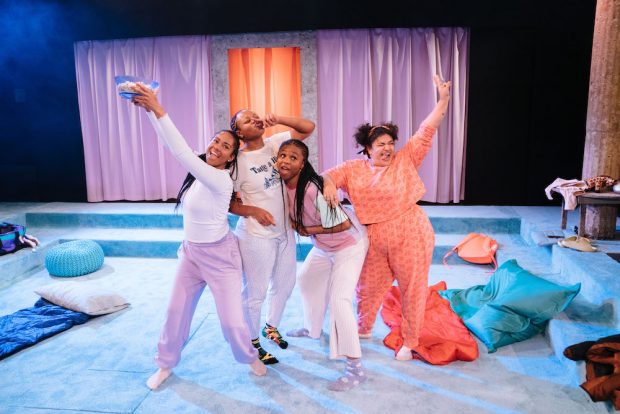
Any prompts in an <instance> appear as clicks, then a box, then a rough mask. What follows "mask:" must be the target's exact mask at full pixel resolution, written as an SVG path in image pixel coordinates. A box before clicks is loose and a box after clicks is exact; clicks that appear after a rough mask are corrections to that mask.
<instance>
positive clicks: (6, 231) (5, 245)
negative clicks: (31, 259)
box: [0, 222, 26, 256]
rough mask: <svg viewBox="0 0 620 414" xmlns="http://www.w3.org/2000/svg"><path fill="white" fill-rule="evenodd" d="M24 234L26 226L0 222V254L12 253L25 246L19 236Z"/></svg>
mask: <svg viewBox="0 0 620 414" xmlns="http://www.w3.org/2000/svg"><path fill="white" fill-rule="evenodd" d="M25 235H26V227H24V226H21V225H19V224H11V223H6V222H4V223H0V256H4V255H5V254H9V253H14V252H16V251H18V250H19V249H22V248H24V247H26V245H25V244H24V243H22V242H21V241H20V237H24V236H25Z"/></svg>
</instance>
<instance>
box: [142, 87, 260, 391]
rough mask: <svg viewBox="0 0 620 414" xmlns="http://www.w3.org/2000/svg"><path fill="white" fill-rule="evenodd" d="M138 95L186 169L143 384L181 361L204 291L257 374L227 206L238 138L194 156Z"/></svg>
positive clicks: (147, 97) (157, 380)
mask: <svg viewBox="0 0 620 414" xmlns="http://www.w3.org/2000/svg"><path fill="white" fill-rule="evenodd" d="M135 89H136V91H137V92H139V93H140V94H141V95H137V96H135V97H134V98H133V99H132V101H133V102H134V103H135V104H136V105H138V106H142V107H143V108H145V109H146V110H147V112H148V115H149V119H150V120H151V123H152V124H153V127H154V128H155V131H156V132H157V136H158V137H159V139H160V140H161V141H162V142H163V143H164V144H165V145H166V146H167V147H168V149H169V150H170V152H172V154H173V155H174V156H175V158H176V159H177V160H178V161H179V162H180V163H181V164H182V165H183V166H184V167H185V168H187V170H188V171H189V174H188V175H187V178H186V179H185V182H184V183H183V185H182V186H181V190H180V191H179V196H178V199H179V200H181V198H182V200H183V231H184V240H183V244H182V245H181V247H180V248H179V265H178V267H177V273H176V277H175V280H174V287H173V290H172V295H171V298H170V304H169V306H168V311H167V314H166V322H165V323H164V328H163V330H162V333H161V336H160V338H159V343H158V344H157V356H156V357H155V360H156V362H157V365H158V366H159V370H158V371H157V372H155V373H154V374H153V375H152V376H151V377H150V378H149V379H148V381H147V386H148V387H149V388H151V389H155V388H157V387H159V385H161V383H162V382H164V381H165V380H166V378H168V377H169V376H170V374H171V373H172V368H174V367H175V366H176V365H177V364H178V363H179V360H180V359H181V350H182V349H183V347H184V346H185V343H186V341H187V339H188V336H189V329H190V325H191V322H192V317H193V316H194V311H195V309H196V305H197V304H198V300H199V299H200V296H201V294H202V291H203V290H204V288H205V287H206V286H207V285H208V286H209V288H210V289H211V292H212V293H213V297H214V299H215V305H216V308H217V314H218V316H219V319H220V324H221V327H222V333H223V334H224V338H225V339H226V340H227V341H228V343H229V344H230V347H231V349H232V352H233V356H234V357H235V359H236V360H237V361H238V362H241V363H244V364H249V365H250V367H251V370H252V372H253V373H254V374H256V375H265V373H266V368H265V365H264V364H263V363H262V362H261V361H260V360H259V359H258V351H257V350H256V349H255V348H254V347H253V346H252V345H251V343H250V331H249V329H248V326H247V324H246V322H245V319H244V315H243V306H242V300H241V275H242V273H241V256H240V254H239V246H238V244H237V239H236V238H235V236H234V235H233V234H232V232H231V231H230V229H229V227H228V206H229V203H230V198H231V195H232V190H233V182H232V178H231V176H230V174H231V173H230V172H229V171H228V168H231V167H233V168H232V170H233V171H234V165H235V160H236V156H237V151H238V150H239V138H238V137H237V136H236V135H235V134H234V133H233V132H232V131H221V132H219V133H217V134H216V135H215V136H214V137H213V139H212V140H211V142H210V143H209V145H208V146H207V151H206V153H205V154H203V155H201V156H196V155H195V154H194V153H193V151H192V150H191V148H190V147H189V146H188V145H187V143H186V142H185V140H184V139H183V136H182V135H181V133H180V132H179V130H178V129H177V128H176V126H175V125H174V124H173V122H172V120H171V119H170V117H169V116H168V114H166V111H165V110H164V108H163V107H162V106H161V105H160V104H159V102H158V101H157V97H156V95H155V93H154V92H153V91H151V90H150V89H148V88H146V87H144V86H142V85H139V84H138V85H137V86H136V87H135Z"/></svg>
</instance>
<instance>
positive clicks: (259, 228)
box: [230, 109, 314, 364]
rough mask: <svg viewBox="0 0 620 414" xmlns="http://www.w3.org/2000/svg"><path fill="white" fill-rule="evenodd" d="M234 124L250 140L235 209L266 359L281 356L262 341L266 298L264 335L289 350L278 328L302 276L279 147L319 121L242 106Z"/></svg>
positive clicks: (250, 306) (248, 301)
mask: <svg viewBox="0 0 620 414" xmlns="http://www.w3.org/2000/svg"><path fill="white" fill-rule="evenodd" d="M278 124H279V125H284V126H287V127H290V128H292V130H290V131H286V132H281V133H277V134H274V135H272V136H271V137H269V138H264V137H263V134H264V133H265V128H268V127H271V126H274V125H278ZM230 129H232V130H233V131H234V132H235V133H236V134H237V135H238V137H239V138H240V139H241V140H243V141H244V143H245V147H244V148H242V149H241V150H239V155H238V156H237V165H238V176H237V178H236V180H235V181H234V191H235V192H237V193H238V194H239V198H236V199H235V198H234V199H233V200H232V202H231V204H230V211H231V213H233V214H236V215H239V216H241V217H240V218H239V221H238V222H237V228H236V231H235V233H236V235H237V238H238V239H239V249H240V251H241V259H242V262H243V273H244V283H243V301H244V309H245V314H246V319H247V323H248V326H249V328H250V334H251V337H252V345H254V347H255V348H256V349H258V353H259V358H260V359H261V361H263V362H264V363H265V364H274V363H276V362H278V360H277V359H276V358H275V357H274V356H273V355H271V354H270V353H268V352H266V351H265V350H264V349H263V347H262V346H261V344H260V340H259V331H260V317H261V309H262V305H263V302H264V301H265V299H266V297H267V296H269V302H268V308H267V316H266V319H265V322H266V324H265V326H264V328H263V329H262V334H263V336H264V337H266V338H268V339H270V340H272V341H273V342H275V343H276V344H277V345H278V346H279V347H280V348H282V349H285V348H286V347H287V346H288V343H287V342H286V341H285V340H284V339H283V338H282V336H281V335H280V333H279V332H278V328H277V327H278V325H279V324H280V321H281V319H282V314H283V312H284V306H285V305H286V301H287V300H288V298H289V296H290V295H291V292H292V291H293V287H294V286H295V277H296V251H295V250H296V249H295V236H294V232H293V230H292V229H291V228H290V226H288V218H287V207H286V203H285V197H284V189H283V188H282V184H281V181H280V176H279V175H278V172H277V170H276V169H275V163H276V160H277V154H278V148H279V147H280V144H281V143H282V142H284V141H286V140H288V139H299V140H302V139H305V138H307V137H308V136H309V135H310V134H311V133H312V131H314V122H312V121H310V120H307V119H304V118H299V117H288V116H278V115H274V114H268V115H266V116H265V117H264V118H260V117H259V116H258V115H257V114H256V113H255V112H253V111H250V110H246V109H244V110H241V111H239V112H237V113H236V114H235V115H234V116H233V117H232V119H231V120H230Z"/></svg>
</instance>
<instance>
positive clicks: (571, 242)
mask: <svg viewBox="0 0 620 414" xmlns="http://www.w3.org/2000/svg"><path fill="white" fill-rule="evenodd" d="M558 244H559V245H560V246H562V247H568V248H570V249H574V250H579V251H580V252H596V251H597V250H598V249H597V248H596V247H594V246H592V242H591V241H590V239H587V238H585V237H580V236H571V237H567V238H565V239H562V240H558Z"/></svg>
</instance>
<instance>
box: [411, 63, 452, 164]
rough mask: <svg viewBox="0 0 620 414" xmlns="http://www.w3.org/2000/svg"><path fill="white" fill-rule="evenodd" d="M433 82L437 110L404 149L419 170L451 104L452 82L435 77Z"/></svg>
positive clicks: (421, 125)
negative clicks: (436, 95) (435, 90)
mask: <svg viewBox="0 0 620 414" xmlns="http://www.w3.org/2000/svg"><path fill="white" fill-rule="evenodd" d="M433 82H434V83H435V86H436V87H437V94H438V95H439V100H438V101H437V103H436V104H435V108H433V110H432V111H431V113H430V114H428V116H427V117H426V118H425V119H424V121H422V124H420V128H419V129H418V130H417V132H416V133H415V134H413V135H412V136H411V138H409V141H408V142H407V145H406V146H405V147H404V148H403V150H404V151H406V152H407V153H408V154H409V157H410V158H411V160H412V162H413V165H414V166H415V168H418V167H419V166H420V164H422V161H423V160H424V157H425V156H426V154H428V151H429V150H430V149H431V146H432V145H433V136H434V135H435V131H436V129H437V127H438V126H439V124H441V121H442V120H443V118H444V117H445V116H446V112H447V111H448V102H450V85H451V82H450V81H442V80H441V79H440V78H439V76H437V75H435V76H433Z"/></svg>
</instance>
